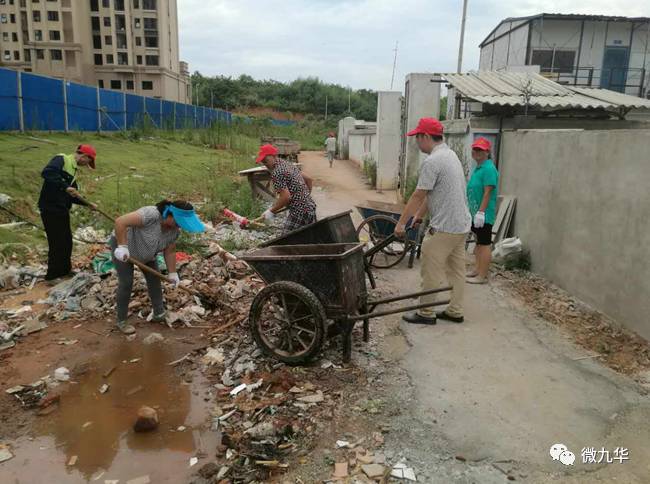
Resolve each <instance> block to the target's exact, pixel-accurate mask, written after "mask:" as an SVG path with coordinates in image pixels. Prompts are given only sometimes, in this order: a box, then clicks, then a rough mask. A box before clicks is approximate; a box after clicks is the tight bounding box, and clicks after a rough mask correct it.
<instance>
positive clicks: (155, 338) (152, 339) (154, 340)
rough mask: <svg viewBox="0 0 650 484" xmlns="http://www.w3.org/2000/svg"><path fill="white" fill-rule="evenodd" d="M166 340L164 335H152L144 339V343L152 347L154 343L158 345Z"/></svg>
mask: <svg viewBox="0 0 650 484" xmlns="http://www.w3.org/2000/svg"><path fill="white" fill-rule="evenodd" d="M164 340H165V338H164V337H163V335H162V334H160V333H151V334H150V335H149V336H147V337H146V338H144V339H143V340H142V342H143V343H144V344H146V345H152V344H154V343H158V342H159V341H164Z"/></svg>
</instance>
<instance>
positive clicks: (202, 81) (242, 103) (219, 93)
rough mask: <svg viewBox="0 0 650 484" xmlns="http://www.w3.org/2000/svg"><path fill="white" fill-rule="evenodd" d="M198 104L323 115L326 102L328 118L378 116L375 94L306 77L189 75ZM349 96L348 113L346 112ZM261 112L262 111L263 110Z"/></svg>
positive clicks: (230, 108) (233, 109)
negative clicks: (272, 77)
mask: <svg viewBox="0 0 650 484" xmlns="http://www.w3.org/2000/svg"><path fill="white" fill-rule="evenodd" d="M192 85H193V86H194V90H195V91H194V92H195V95H198V103H199V104H200V105H204V106H214V107H215V108H221V109H227V110H230V111H237V112H247V111H250V110H251V108H268V109H269V110H272V111H275V112H285V113H289V114H287V115H285V117H286V118H288V119H291V115H290V113H300V114H304V115H306V114H311V115H316V116H324V115H325V99H326V98H327V112H328V115H329V116H333V117H342V116H346V115H347V114H351V115H352V116H354V117H356V118H357V119H365V120H367V121H374V120H375V118H376V116H377V93H376V92H374V91H370V90H367V89H360V90H356V91H355V90H351V91H348V89H347V88H346V87H343V86H339V85H337V84H325V83H324V82H322V81H321V80H320V79H317V78H313V77H308V78H305V79H296V80H295V81H292V82H290V83H282V82H279V81H273V80H263V81H258V80H255V79H253V78H252V77H251V76H248V75H241V76H239V77H238V78H232V77H225V76H216V77H204V76H203V75H201V74H200V73H199V72H196V73H194V74H193V75H192ZM197 93H198V94H197ZM348 96H349V102H350V110H349V111H348ZM263 112H264V111H263Z"/></svg>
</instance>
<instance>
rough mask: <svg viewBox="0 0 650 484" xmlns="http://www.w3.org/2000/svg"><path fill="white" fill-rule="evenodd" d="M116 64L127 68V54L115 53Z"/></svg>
mask: <svg viewBox="0 0 650 484" xmlns="http://www.w3.org/2000/svg"><path fill="white" fill-rule="evenodd" d="M117 64H118V65H120V66H128V65H129V54H127V53H126V52H118V53H117Z"/></svg>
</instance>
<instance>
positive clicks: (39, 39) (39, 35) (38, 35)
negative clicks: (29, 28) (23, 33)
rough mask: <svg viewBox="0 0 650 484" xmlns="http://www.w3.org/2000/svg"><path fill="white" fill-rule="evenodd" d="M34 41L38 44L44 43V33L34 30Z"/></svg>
mask: <svg viewBox="0 0 650 484" xmlns="http://www.w3.org/2000/svg"><path fill="white" fill-rule="evenodd" d="M34 40H35V41H36V42H42V41H43V31H42V30H34Z"/></svg>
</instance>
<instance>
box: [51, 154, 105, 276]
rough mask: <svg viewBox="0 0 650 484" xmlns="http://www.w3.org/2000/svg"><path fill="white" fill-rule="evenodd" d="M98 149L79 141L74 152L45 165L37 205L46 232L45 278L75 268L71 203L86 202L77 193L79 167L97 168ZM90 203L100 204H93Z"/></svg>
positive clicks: (65, 274)
mask: <svg viewBox="0 0 650 484" xmlns="http://www.w3.org/2000/svg"><path fill="white" fill-rule="evenodd" d="M96 157H97V152H96V151H95V148H93V147H92V146H90V145H79V146H77V150H76V152H75V153H74V154H72V155H66V154H59V155H56V156H55V157H54V158H52V159H51V160H50V162H49V163H48V164H47V166H46V167H45V168H44V169H43V171H42V173H41V176H42V177H43V187H42V188H41V195H40V197H39V199H38V208H39V210H40V211H41V219H42V220H43V226H44V227H45V233H46V234H47V245H48V253H47V274H46V275H45V280H46V281H53V280H54V279H57V278H59V277H63V276H67V275H68V274H70V273H71V271H72V264H71V261H70V258H71V256H72V230H71V229H70V208H72V204H73V203H76V204H79V205H85V203H83V202H81V201H80V200H79V199H78V198H77V196H78V195H79V192H77V189H78V188H79V186H78V185H77V170H78V169H79V167H80V166H89V167H90V168H92V169H93V170H94V169H95V158H96ZM90 207H91V208H93V209H95V208H97V207H96V206H95V205H94V204H90Z"/></svg>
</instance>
